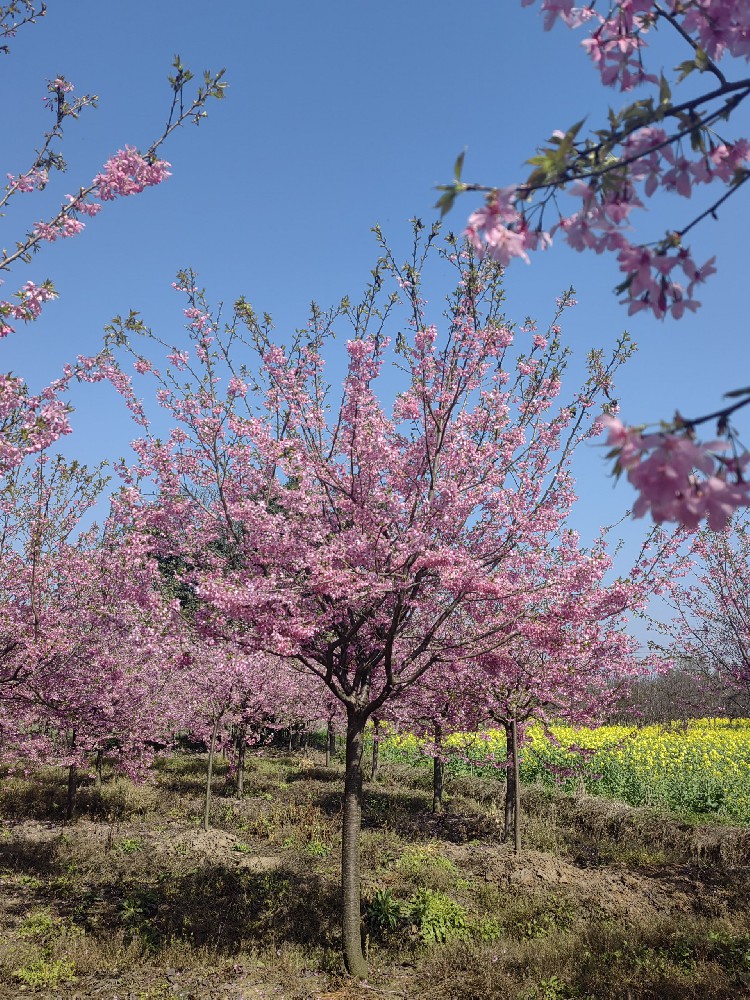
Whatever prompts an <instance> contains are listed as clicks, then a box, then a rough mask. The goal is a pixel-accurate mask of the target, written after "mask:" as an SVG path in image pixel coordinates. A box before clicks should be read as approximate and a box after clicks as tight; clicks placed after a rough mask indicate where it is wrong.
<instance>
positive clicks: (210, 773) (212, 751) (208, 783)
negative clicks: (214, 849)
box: [203, 718, 219, 832]
mask: <svg viewBox="0 0 750 1000" xmlns="http://www.w3.org/2000/svg"><path fill="white" fill-rule="evenodd" d="M218 732H219V720H218V718H216V719H214V725H213V729H212V730H211V745H210V746H209V748H208V774H207V775H206V802H205V806H204V808H203V829H204V830H205V831H206V832H208V817H209V814H210V812H211V783H212V781H213V776H214V756H215V755H216V736H217V734H218Z"/></svg>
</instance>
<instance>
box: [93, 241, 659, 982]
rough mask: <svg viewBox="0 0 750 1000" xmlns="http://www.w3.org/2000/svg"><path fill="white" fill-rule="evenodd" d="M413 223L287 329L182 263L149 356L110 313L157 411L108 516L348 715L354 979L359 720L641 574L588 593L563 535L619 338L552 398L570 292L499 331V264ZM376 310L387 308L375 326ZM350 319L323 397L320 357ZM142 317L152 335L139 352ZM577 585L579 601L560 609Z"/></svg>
mask: <svg viewBox="0 0 750 1000" xmlns="http://www.w3.org/2000/svg"><path fill="white" fill-rule="evenodd" d="M420 230H421V225H420V224H419V223H417V224H416V225H415V243H414V251H413V255H412V257H411V259H410V260H409V262H408V263H407V264H405V265H403V266H401V265H399V264H397V262H396V261H395V259H394V257H393V256H392V254H391V253H390V251H389V250H388V248H387V246H386V245H385V243H384V242H382V238H381V248H382V256H381V258H380V260H379V262H378V265H377V266H376V268H375V269H374V271H373V280H372V282H371V284H370V285H369V286H368V289H367V291H366V294H365V296H364V299H363V301H362V302H361V303H360V304H359V305H357V306H354V305H352V304H351V303H350V302H349V300H344V301H343V302H342V303H341V305H340V306H339V307H338V308H337V309H335V310H332V311H331V312H328V313H323V312H322V311H320V310H319V309H317V308H314V309H313V312H312V316H311V319H310V322H309V324H308V326H307V327H306V328H304V329H303V330H300V331H298V332H297V334H296V335H295V337H294V338H293V339H292V341H291V343H289V344H287V345H286V346H284V345H282V344H279V343H277V342H275V341H274V340H273V338H272V336H271V332H270V323H269V322H268V321H267V320H266V319H264V320H263V321H261V320H260V319H259V318H258V317H257V316H256V314H255V313H254V311H253V310H252V308H251V307H250V305H249V304H248V303H247V302H246V301H245V300H243V299H240V300H238V302H237V303H236V304H235V307H234V310H233V313H232V316H231V318H230V319H229V320H228V321H225V322H224V323H223V324H222V325H220V324H219V322H218V321H217V320H216V319H215V317H214V316H213V315H212V312H211V309H210V308H209V306H208V303H207V300H206V298H205V296H204V294H203V293H202V292H201V290H200V289H199V288H198V287H197V284H196V279H195V276H194V275H193V274H191V273H187V272H186V273H182V274H181V275H180V276H179V279H178V282H177V287H178V290H179V291H180V292H181V293H182V294H183V295H184V296H185V297H186V300H187V302H186V308H185V316H186V318H187V320H188V333H189V339H190V342H189V344H181V345H180V344H174V343H170V342H169V341H167V340H164V339H162V340H161V344H162V345H163V347H164V348H165V349H166V351H167V357H166V359H165V366H164V367H162V368H159V367H156V365H155V363H154V362H153V361H152V360H150V359H149V358H148V357H147V355H148V354H150V353H151V352H152V351H153V350H154V348H155V344H156V342H157V341H159V338H157V337H155V336H154V335H153V334H150V332H149V331H148V330H147V329H146V328H145V327H144V326H143V324H142V323H141V321H140V320H139V319H138V318H137V317H136V316H135V315H131V316H130V317H129V318H127V319H125V320H122V319H118V320H117V321H116V322H115V323H114V324H113V326H112V329H111V330H110V331H109V339H110V343H111V345H112V346H113V350H115V349H117V348H120V349H125V350H127V349H130V351H131V352H132V353H133V354H134V355H135V368H136V371H137V372H138V373H140V375H141V376H142V378H153V379H155V380H156V384H157V398H158V400H159V403H160V404H161V406H162V407H163V408H164V409H165V410H166V412H167V417H168V420H169V421H170V422H171V424H172V429H171V431H169V432H168V434H166V435H165V434H163V433H161V431H160V432H159V434H158V436H157V433H156V430H154V431H148V420H147V416H146V412H145V411H144V412H143V413H142V415H141V416H140V417H139V419H140V420H141V422H142V423H144V424H145V425H146V426H147V433H146V434H145V435H144V436H142V437H141V439H140V440H139V441H137V442H136V443H135V449H136V453H137V462H136V463H135V465H134V466H133V467H131V468H130V469H127V470H123V475H124V477H125V481H126V486H125V489H124V491H123V493H122V496H121V498H120V503H121V512H123V513H125V515H126V520H127V522H128V523H129V524H131V525H133V526H134V527H135V528H136V529H137V530H138V531H139V532H140V533H141V534H142V535H143V536H144V537H148V538H150V539H152V545H153V549H152V551H153V554H154V555H155V556H156V557H157V558H158V559H160V560H162V561H164V560H172V561H173V562H174V564H175V565H179V566H180V567H181V568H180V570H179V574H178V575H179V582H180V584H181V585H182V586H183V587H185V588H188V589H189V590H190V591H191V592H192V593H194V594H195V597H196V604H195V609H194V615H193V621H194V626H195V628H196V630H197V633H198V634H199V635H200V636H201V637H203V638H204V639H205V638H210V639H211V640H212V641H221V642H222V643H233V644H234V645H236V646H237V648H238V649H240V650H244V651H246V652H247V653H248V654H253V655H259V654H262V655H263V656H272V657H275V658H279V659H281V660H284V661H286V662H287V663H289V664H291V665H293V667H294V668H295V669H296V670H297V671H299V672H301V673H302V674H304V675H306V676H308V677H310V678H312V679H313V680H314V681H315V682H316V683H317V685H318V690H320V691H321V692H322V691H325V690H327V692H328V697H329V698H330V697H333V698H334V699H336V700H337V701H338V703H339V704H340V705H341V708H342V712H343V713H344V714H345V717H346V768H345V779H344V812H343V846H342V888H343V915H342V923H343V945H344V953H345V957H346V962H347V966H348V968H349V970H350V971H351V972H352V973H353V974H355V975H364V974H365V972H366V964H365V960H364V957H363V954H362V942H361V930H360V866H359V834H360V821H361V808H362V773H361V761H362V750H363V739H364V733H365V727H366V725H367V723H368V721H369V720H370V719H372V718H373V717H378V716H380V715H383V714H385V713H386V712H387V710H388V708H389V706H391V705H396V704H397V703H399V702H400V700H401V699H404V698H406V696H407V694H408V693H409V692H417V691H421V690H427V688H426V685H428V684H430V685H432V686H433V687H434V688H435V689H437V690H439V689H440V687H441V685H442V686H443V687H444V688H445V689H446V690H447V689H448V687H449V686H450V685H452V684H453V683H456V684H458V685H459V686H462V685H463V686H467V685H471V686H472V687H473V688H474V690H475V691H476V690H484V689H485V688H486V689H487V690H489V688H488V687H487V686H483V685H482V684H477V677H478V676H482V675H481V673H480V671H481V669H482V668H481V667H480V664H482V663H487V664H489V663H491V662H493V661H492V658H493V657H494V658H495V662H500V661H501V660H502V651H503V650H510V649H511V648H512V644H513V642H514V641H517V639H518V637H519V636H520V635H522V634H524V630H525V631H526V634H529V630H530V629H531V630H533V628H534V627H536V626H537V625H538V622H539V620H540V617H541V616H544V615H545V614H547V615H548V619H549V620H548V623H547V624H548V628H549V629H550V631H551V632H554V627H553V619H554V616H555V615H565V614H566V613H567V614H569V616H570V624H569V628H570V630H571V631H573V632H574V631H575V630H576V629H577V628H583V629H584V635H586V632H585V625H584V621H585V618H586V615H587V614H588V615H589V617H590V618H591V621H592V623H593V622H595V621H597V620H598V619H599V618H602V617H611V616H612V615H619V614H620V613H622V612H623V611H624V610H625V609H626V607H629V606H632V604H633V603H634V602H636V603H637V602H641V601H642V594H643V590H644V587H643V586H639V587H636V588H634V591H633V594H628V593H626V591H627V587H620V588H619V589H618V587H615V588H614V589H613V590H612V591H609V592H606V590H605V589H602V584H601V568H602V562H601V553H600V552H599V551H597V552H595V553H593V554H587V553H585V552H583V551H581V549H580V546H579V542H578V539H577V537H576V536H575V535H574V534H573V533H572V532H570V531H569V530H567V523H566V522H567V519H568V517H569V515H570V512H571V509H572V506H573V503H574V501H575V493H574V488H573V480H572V476H571V461H572V457H573V453H574V450H575V448H576V447H577V446H578V445H579V444H581V443H582V442H584V441H586V440H588V439H589V438H590V437H591V436H592V435H593V434H596V433H597V431H598V430H599V429H600V428H601V422H600V421H599V420H597V419H596V415H597V413H599V412H601V405H602V403H604V405H605V408H606V403H607V395H606V394H607V392H608V391H609V390H610V388H611V385H612V378H613V375H614V372H615V371H616V369H617V367H618V366H619V365H620V364H621V363H622V362H623V360H624V359H625V358H626V357H627V355H628V354H629V352H630V347H629V344H628V342H627V339H626V338H625V339H623V340H622V341H621V342H620V343H619V344H618V345H617V347H616V349H615V350H614V352H613V354H612V357H611V358H608V359H605V358H604V356H603V353H602V352H595V353H593V354H592V355H591V356H590V357H589V363H588V370H587V374H586V376H585V377H584V381H583V384H582V385H581V386H579V387H577V388H575V389H572V390H570V389H569V390H567V392H566V393H565V395H563V376H564V374H565V371H566V367H567V362H568V349H567V348H566V347H564V346H563V341H562V331H561V328H560V325H559V324H560V320H561V317H562V314H563V313H564V312H565V311H566V310H567V308H568V306H569V305H570V301H571V300H570V297H569V296H563V297H562V298H561V300H560V301H559V303H558V307H557V311H556V314H555V316H554V319H553V321H552V323H551V324H550V326H549V329H548V330H547V331H546V332H545V333H544V334H541V333H539V332H538V331H537V330H536V329H535V328H533V327H532V326H530V325H527V326H525V327H522V328H520V329H517V330H516V329H514V328H513V327H512V326H511V325H510V324H509V323H508V322H507V321H506V320H505V318H504V316H503V309H502V303H503V297H502V286H501V278H502V269H501V268H500V267H499V266H498V265H496V264H495V263H494V262H492V261H489V260H486V261H484V262H483V263H482V262H480V261H478V260H477V259H476V258H475V256H474V254H473V252H472V251H471V249H470V248H466V247H462V246H461V245H459V244H457V242H456V241H455V240H454V239H452V238H450V237H449V238H448V240H447V241H446V242H445V244H441V243H439V242H438V239H437V236H438V233H437V229H433V230H432V231H431V232H430V233H429V234H427V235H425V234H423V233H421V232H420ZM432 255H437V256H439V257H440V258H441V260H442V266H447V267H448V268H450V269H451V271H452V273H453V276H454V280H453V287H454V291H453V292H452V294H451V296H449V299H448V307H447V309H446V311H445V314H444V316H443V318H442V324H443V325H442V330H439V329H438V327H437V326H436V325H434V323H433V322H432V321H431V318H430V317H429V315H428V309H427V306H426V304H425V302H424V300H423V298H422V287H421V274H422V271H423V268H424V267H425V265H426V263H427V260H428V257H430V256H432ZM389 286H390V287H389ZM399 301H400V302H401V303H402V304H404V305H405V306H406V315H407V322H405V323H404V324H403V325H402V324H400V323H398V320H399V317H400V316H401V314H400V313H399V312H398V311H397V304H398V302H399ZM389 323H394V324H397V323H398V325H397V326H396V330H397V333H396V336H395V338H393V339H391V338H390V337H389V336H388V335H387V329H388V324H389ZM345 324H347V325H348V326H349V330H350V339H348V340H347V343H346V370H345V373H344V376H343V388H342V389H341V390H340V395H339V392H338V390H334V389H332V388H331V387H330V386H329V384H328V379H327V372H326V369H325V362H324V359H325V355H326V354H327V353H328V352H330V350H331V339H330V338H331V335H332V333H333V332H334V329H335V328H337V327H341V326H344V325H345ZM399 326H401V328H400V329H399ZM404 328H406V329H404ZM138 333H140V334H145V335H147V336H150V339H147V340H146V341H145V343H146V344H147V346H146V347H145V348H144V347H143V344H144V341H142V340H140V339H138V340H137V341H136V340H134V339H133V338H134V336H135V335H136V334H138ZM108 364H111V362H108ZM128 393H129V398H130V399H131V400H132V398H133V390H132V388H130V389H128ZM159 420H160V423H159V425H158V426H161V425H162V424H163V416H162V417H160V418H159ZM154 426H155V427H156V426H157V425H156V424H154ZM646 575H647V574H646ZM588 594H591V596H592V601H593V603H592V604H591V605H590V606H589V607H588V608H587V610H586V611H585V612H580V611H577V612H576V614H577V617H576V615H574V614H573V611H574V609H577V608H578V607H579V605H581V604H583V603H584V595H588ZM597 601H598V602H599V603H598V604H597ZM554 641H555V640H554V639H553V638H551V637H550V638H549V639H548V640H547V642H548V646H549V647H550V650H552V646H553V645H554ZM586 641H588V640H587V639H586V638H582V639H581V643H582V644H585V643H586ZM509 655H511V654H510V653H509ZM574 656H575V653H574V652H573V650H572V649H570V650H568V652H567V660H566V661H565V662H566V664H567V665H563V666H560V667H559V668H555V669H551V670H550V671H549V672H548V673H547V674H546V675H544V677H543V678H542V679H541V680H540V683H541V684H543V685H547V686H549V687H550V688H552V689H554V688H555V687H557V688H558V689H559V690H560V691H561V694H560V695H559V697H560V698H561V699H565V698H567V699H573V698H574V697H575V694H574V692H573V690H572V689H573V688H574V686H575V685H574V684H573V681H572V677H573V675H574V671H573V670H572V669H571V664H572V662H573V659H574ZM498 658H499V659H498ZM597 662H598V669H599V675H600V676H601V677H604V676H607V671H608V670H609V671H610V676H611V675H616V674H617V673H618V669H619V668H618V660H617V656H614V657H613V658H612V659H610V660H607V659H606V657H604V656H603V655H602V657H601V661H597ZM620 666H622V663H620ZM487 669H488V670H489V667H488V668H487ZM626 669H628V670H629V669H630V664H629V663H628V664H627V665H626ZM449 678H452V680H450V679H449ZM564 678H567V680H564ZM566 683H567V684H568V686H569V687H570V688H571V690H570V691H567V690H566V689H565V685H566ZM577 690H580V689H577ZM562 692H564V693H562ZM548 701H550V702H552V701H554V695H552V694H549V695H548ZM324 714H326V713H324V712H321V717H323V716H324Z"/></svg>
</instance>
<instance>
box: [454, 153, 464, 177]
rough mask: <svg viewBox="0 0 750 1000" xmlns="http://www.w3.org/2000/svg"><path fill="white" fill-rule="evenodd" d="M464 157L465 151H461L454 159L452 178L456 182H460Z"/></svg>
mask: <svg viewBox="0 0 750 1000" xmlns="http://www.w3.org/2000/svg"><path fill="white" fill-rule="evenodd" d="M465 156H466V149H463V150H462V151H461V152H460V153H459V154H458V156H457V157H456V162H455V163H454V165H453V176H454V177H455V178H456V180H457V181H460V180H461V171H462V170H463V168H464V157H465Z"/></svg>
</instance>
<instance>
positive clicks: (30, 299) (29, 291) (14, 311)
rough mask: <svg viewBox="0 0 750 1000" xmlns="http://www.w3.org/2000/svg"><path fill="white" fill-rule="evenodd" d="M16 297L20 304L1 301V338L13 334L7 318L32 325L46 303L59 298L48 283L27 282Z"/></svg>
mask: <svg viewBox="0 0 750 1000" xmlns="http://www.w3.org/2000/svg"><path fill="white" fill-rule="evenodd" d="M16 295H17V298H18V300H19V301H18V302H8V301H6V300H0V337H7V335H8V334H9V333H13V327H12V326H10V325H9V324H8V323H7V322H6V321H5V320H6V317H11V318H12V319H20V320H22V321H23V322H24V323H31V322H32V321H33V320H35V319H37V317H38V316H39V315H40V314H41V311H42V306H43V305H44V303H45V302H49V301H50V300H51V299H55V298H57V292H56V291H55V289H54V287H53V286H52V284H51V283H50V282H48V281H47V282H44V284H42V285H36V284H34V282H33V281H27V282H26V284H25V285H24V286H23V287H22V288H21V289H19V291H18V292H17V293H16Z"/></svg>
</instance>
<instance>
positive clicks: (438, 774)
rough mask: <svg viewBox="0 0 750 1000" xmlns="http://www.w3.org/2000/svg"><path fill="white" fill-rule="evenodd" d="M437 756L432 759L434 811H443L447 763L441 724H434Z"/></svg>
mask: <svg viewBox="0 0 750 1000" xmlns="http://www.w3.org/2000/svg"><path fill="white" fill-rule="evenodd" d="M434 735H435V756H434V757H433V758H432V811H433V812H434V813H439V812H442V811H443V788H444V787H445V763H444V761H443V758H442V753H443V727H442V726H441V725H440V723H439V722H436V723H435V724H434Z"/></svg>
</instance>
